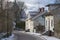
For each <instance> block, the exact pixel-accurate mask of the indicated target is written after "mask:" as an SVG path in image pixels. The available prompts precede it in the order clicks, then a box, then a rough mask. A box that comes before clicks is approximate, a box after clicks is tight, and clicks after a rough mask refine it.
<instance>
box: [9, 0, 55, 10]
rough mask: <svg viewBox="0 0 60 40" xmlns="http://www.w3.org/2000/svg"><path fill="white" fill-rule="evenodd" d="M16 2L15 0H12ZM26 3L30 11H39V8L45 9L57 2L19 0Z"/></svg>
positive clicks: (52, 0)
mask: <svg viewBox="0 0 60 40" xmlns="http://www.w3.org/2000/svg"><path fill="white" fill-rule="evenodd" d="M10 1H14V0H10ZM17 1H23V2H25V4H26V6H27V7H28V10H35V9H36V10H37V9H38V8H39V7H44V6H45V5H47V4H50V3H54V2H55V0H17Z"/></svg>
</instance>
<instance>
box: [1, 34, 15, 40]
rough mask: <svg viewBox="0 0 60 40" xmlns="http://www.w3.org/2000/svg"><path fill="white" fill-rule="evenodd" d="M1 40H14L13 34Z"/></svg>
mask: <svg viewBox="0 0 60 40" xmlns="http://www.w3.org/2000/svg"><path fill="white" fill-rule="evenodd" d="M2 40H14V34H12V36H10V37H9V38H4V39H2Z"/></svg>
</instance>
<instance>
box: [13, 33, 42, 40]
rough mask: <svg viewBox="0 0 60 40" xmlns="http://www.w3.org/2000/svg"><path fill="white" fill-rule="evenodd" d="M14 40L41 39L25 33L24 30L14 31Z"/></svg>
mask: <svg viewBox="0 0 60 40" xmlns="http://www.w3.org/2000/svg"><path fill="white" fill-rule="evenodd" d="M14 35H15V36H14V40H43V39H42V38H40V37H39V36H36V35H33V34H27V33H25V32H14Z"/></svg>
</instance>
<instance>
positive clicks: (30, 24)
mask: <svg viewBox="0 0 60 40" xmlns="http://www.w3.org/2000/svg"><path fill="white" fill-rule="evenodd" d="M25 29H26V30H28V29H29V30H30V32H33V31H34V21H32V20H26V27H25Z"/></svg>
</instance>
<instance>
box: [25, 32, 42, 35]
mask: <svg viewBox="0 0 60 40" xmlns="http://www.w3.org/2000/svg"><path fill="white" fill-rule="evenodd" d="M26 33H27V34H31V35H37V36H39V35H41V34H40V33H30V32H26Z"/></svg>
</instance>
